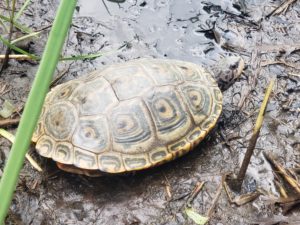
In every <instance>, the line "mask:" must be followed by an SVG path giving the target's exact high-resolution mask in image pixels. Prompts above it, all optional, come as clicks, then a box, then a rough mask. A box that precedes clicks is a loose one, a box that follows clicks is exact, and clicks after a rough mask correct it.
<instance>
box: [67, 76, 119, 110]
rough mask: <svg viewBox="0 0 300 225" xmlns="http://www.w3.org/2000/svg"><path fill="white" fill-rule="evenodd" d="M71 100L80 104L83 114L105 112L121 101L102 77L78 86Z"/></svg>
mask: <svg viewBox="0 0 300 225" xmlns="http://www.w3.org/2000/svg"><path fill="white" fill-rule="evenodd" d="M71 101H72V102H73V103H74V104H75V105H78V106H79V107H78V108H79V112H80V113H79V114H80V115H82V116H89V115H98V114H104V113H105V112H106V111H107V110H109V109H111V108H112V107H113V106H115V105H117V104H118V102H119V101H118V99H117V97H116V95H115V93H114V91H113V89H112V87H111V86H110V84H109V83H108V82H107V81H106V80H105V79H104V78H102V77H100V78H98V79H95V80H93V81H91V82H87V83H85V85H83V86H81V87H80V88H78V89H77V90H76V91H75V92H74V94H73V95H72V96H71Z"/></svg>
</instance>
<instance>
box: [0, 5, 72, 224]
mask: <svg viewBox="0 0 300 225" xmlns="http://www.w3.org/2000/svg"><path fill="white" fill-rule="evenodd" d="M76 2H77V1H76V0H61V1H60V4H59V7H58V11H57V14H56V17H55V20H54V22H53V27H52V29H51V32H50V34H49V38H48V41H47V44H46V47H45V50H44V53H43V57H42V60H41V64H40V66H39V69H38V71H37V74H36V78H35V80H34V82H33V85H32V89H31V91H30V93H29V97H28V100H27V102H26V105H25V108H24V112H23V115H22V118H21V121H20V124H19V127H18V130H17V133H16V140H15V142H14V144H13V146H12V149H11V151H10V154H9V157H8V159H7V162H6V165H5V168H4V172H3V176H2V178H1V181H0V196H1V197H0V224H3V223H4V220H5V217H6V214H7V211H8V208H9V206H10V203H11V200H12V197H13V192H14V190H15V188H16V184H17V181H18V176H19V173H20V170H21V168H22V166H23V163H24V158H25V154H26V151H27V149H28V147H29V145H30V140H31V136H32V134H33V131H34V128H35V126H36V123H37V120H38V118H39V114H40V112H41V108H42V105H43V102H44V99H45V96H46V94H47V91H48V88H49V84H50V82H51V80H52V75H53V72H54V70H55V67H56V64H57V62H58V59H59V56H60V53H61V49H62V46H63V43H64V40H65V38H66V35H67V32H68V29H69V26H70V24H71V20H72V15H73V12H74V9H75V6H76Z"/></svg>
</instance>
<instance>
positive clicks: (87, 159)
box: [74, 147, 99, 170]
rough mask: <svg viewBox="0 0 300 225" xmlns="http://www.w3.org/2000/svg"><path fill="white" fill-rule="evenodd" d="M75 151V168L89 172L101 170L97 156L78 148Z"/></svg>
mask: <svg viewBox="0 0 300 225" xmlns="http://www.w3.org/2000/svg"><path fill="white" fill-rule="evenodd" d="M74 149H75V150H74V166H76V167H79V168H81V169H88V170H96V169H98V168H99V167H98V160H97V156H96V154H94V153H91V152H88V151H86V150H84V149H80V148H76V147H75V148H74Z"/></svg>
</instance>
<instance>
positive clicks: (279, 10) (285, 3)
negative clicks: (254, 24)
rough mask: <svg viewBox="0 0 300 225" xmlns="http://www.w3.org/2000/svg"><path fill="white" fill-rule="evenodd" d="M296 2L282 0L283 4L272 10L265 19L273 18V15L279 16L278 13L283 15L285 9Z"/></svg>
mask: <svg viewBox="0 0 300 225" xmlns="http://www.w3.org/2000/svg"><path fill="white" fill-rule="evenodd" d="M296 1H297V0H283V2H282V3H281V4H280V5H279V6H278V7H277V8H276V9H274V10H273V11H272V12H271V13H269V14H268V15H267V17H270V16H274V15H279V14H280V13H285V12H286V11H287V9H288V8H289V7H290V5H292V4H293V3H294V2H296Z"/></svg>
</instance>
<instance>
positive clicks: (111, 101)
mask: <svg viewBox="0 0 300 225" xmlns="http://www.w3.org/2000/svg"><path fill="white" fill-rule="evenodd" d="M221 110H222V94H221V91H220V89H219V88H218V86H217V84H216V82H215V81H214V79H213V78H212V76H211V74H210V73H208V72H207V71H206V70H205V69H204V68H203V67H201V66H199V65H196V64H192V63H188V62H183V61H177V60H161V59H159V60H158V59H140V60H134V61H130V62H126V63H122V64H115V65H111V66H107V67H105V68H104V69H103V70H100V71H95V72H93V73H91V74H89V75H88V76H85V77H83V78H80V79H77V80H72V81H69V82H66V83H64V84H61V85H58V86H57V87H55V88H53V89H52V90H51V91H50V93H49V94H48V95H47V98H46V103H45V106H44V108H43V112H42V114H41V117H40V121H39V123H38V126H37V128H36V132H35V134H34V136H33V138H32V140H33V141H34V142H36V149H37V151H38V153H39V154H41V155H42V156H45V157H48V158H52V159H53V160H55V161H57V162H60V163H62V164H67V165H74V166H76V167H78V168H81V169H88V170H100V171H103V172H107V173H122V172H126V171H133V170H140V169H146V168H149V167H153V166H156V165H159V164H162V163H165V162H167V161H170V160H173V159H175V158H177V157H179V156H181V155H183V154H185V153H187V152H189V151H190V150H191V149H193V148H194V147H195V145H197V144H198V143H199V142H200V141H201V140H202V139H203V138H204V137H205V136H206V134H207V133H208V132H209V131H210V130H211V129H212V128H213V127H214V125H215V124H216V122H217V119H218V117H219V115H220V113H221Z"/></svg>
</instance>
